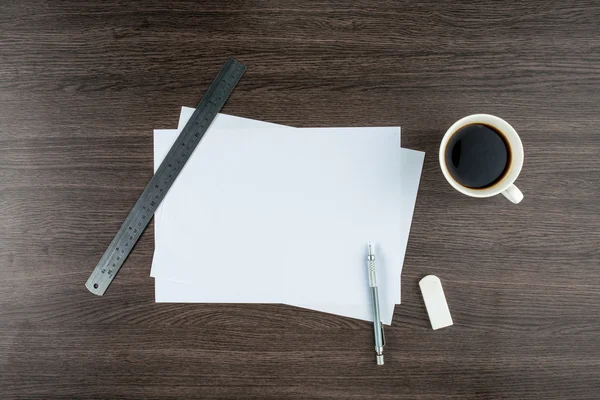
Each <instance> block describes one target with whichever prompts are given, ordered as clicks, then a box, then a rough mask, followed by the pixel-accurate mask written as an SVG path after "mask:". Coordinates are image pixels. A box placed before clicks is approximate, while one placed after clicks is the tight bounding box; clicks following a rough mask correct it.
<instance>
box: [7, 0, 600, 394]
mask: <svg viewBox="0 0 600 400" xmlns="http://www.w3.org/2000/svg"><path fill="white" fill-rule="evenodd" d="M476 3H477V4H476ZM228 56H235V57H237V58H238V59H239V60H240V61H242V62H244V63H245V64H246V65H247V66H248V72H247V73H246V75H245V76H244V78H243V79H242V81H241V83H240V84H239V86H238V87H237V89H235V91H234V93H233V95H232V97H231V98H230V100H229V102H228V103H227V105H226V106H225V109H224V111H225V112H227V113H230V114H235V115H239V116H244V117H250V118H255V119H260V120H265V121H271V122H276V123H280V124H288V125H293V126H300V127H312V126H365V125H401V126H402V127H403V132H402V143H403V146H405V147H408V148H412V149H418V150H423V151H425V152H427V155H426V158H425V166H424V171H423V176H422V181H421V186H420V191H419V196H418V201H417V206H416V210H415V215H414V221H413V225H412V230H411V236H410V240H409V246H408V250H407V254H406V260H405V264H404V272H403V280H402V291H403V298H402V301H403V304H402V305H401V306H398V307H396V310H395V314H394V322H393V325H392V327H391V328H390V329H387V331H386V333H387V339H388V345H387V347H386V351H385V357H386V361H387V364H386V365H385V366H384V367H377V366H376V365H374V354H373V349H372V340H373V333H372V326H371V324H369V323H367V322H362V321H358V320H353V319H349V318H343V317H338V316H333V315H328V314H323V313H318V312H312V311H308V310H303V309H298V308H294V307H290V306H283V305H244V304H235V305H233V304H187V305H183V304H181V305H180V304H155V303H154V284H153V280H152V279H151V278H150V277H149V271H150V263H151V259H152V253H153V229H152V228H153V226H152V224H151V225H150V227H149V229H148V230H147V231H146V232H145V233H144V235H143V236H142V238H141V240H140V242H139V243H138V244H137V246H136V248H135V249H134V251H133V253H132V254H131V256H130V257H129V259H128V261H127V262H126V264H125V266H124V267H123V268H122V269H121V272H120V273H119V275H118V277H117V279H116V280H115V281H114V283H113V284H112V286H111V287H110V289H109V290H108V292H107V293H106V295H105V296H104V297H97V296H94V295H92V294H90V293H89V292H88V291H87V290H86V289H85V287H84V282H85V281H86V279H87V277H88V275H89V274H90V273H91V271H92V269H93V267H94V266H95V265H96V263H97V261H98V260H99V258H100V256H101V255H102V253H103V252H104V250H105V248H106V247H107V245H108V243H109V242H110V240H111V238H112V236H113V235H114V234H115V232H116V231H117V229H118V228H119V226H120V224H121V222H122V221H123V219H124V218H125V216H126V215H127V214H128V212H129V210H130V208H131V206H132V205H133V203H134V202H135V200H136V198H137V196H138V195H139V194H140V192H141V191H142V189H143V187H144V186H145V184H146V183H147V181H148V179H149V178H150V177H151V175H152V130H153V129H154V128H173V127H175V126H176V124H177V120H178V114H179V108H180V106H181V105H192V106H193V105H195V104H196V103H197V102H198V101H199V99H200V98H201V97H202V95H203V93H204V91H205V90H206V88H207V87H208V85H209V83H210V82H211V81H212V79H213V78H214V76H215V75H216V72H217V70H218V68H219V67H220V65H221V64H222V63H223V62H224V61H225V60H226V58H227V57H228ZM0 85H1V86H0V398H1V399H74V398H93V399H104V398H106V399H138V398H156V399H170V398H177V399H185V398H199V399H200V398H202V399H213V398H214V399H244V398H256V399H308V398H327V399H370V398H373V399H433V398H441V399H475V398H481V399H500V398H502V399H597V398H598V396H600V394H599V393H600V340H599V335H600V268H599V267H600V252H599V247H600V246H599V245H600V201H599V200H598V199H599V197H600V189H599V188H600V162H599V159H600V134H599V133H598V129H599V127H600V113H599V111H600V90H599V89H600V4H599V3H598V2H597V1H592V0H588V1H572V2H569V1H555V0H550V1H549V0H543V1H541V0H540V1H533V0H531V1H506V2H499V1H491V0H488V1H480V2H473V1H453V2H440V1H438V0H426V1H424V0H419V1H408V0H406V1H389V0H385V1H381V0H380V1H373V0H371V1H352V2H350V1H311V2H300V1H298V2H289V1H275V0H273V1H268V0H266V1H247V2H244V1H218V0H211V1H199V2H194V1H184V0H181V1H164V0H156V1H146V2H139V3H138V2H133V1H119V0H102V1H101V0H96V1H74V0H65V1H41V0H34V1H4V2H2V4H1V5H0ZM480 112H482V113H490V114H495V115H498V116H500V117H502V118H504V119H506V120H507V121H509V122H510V123H511V124H512V125H513V126H514V127H515V128H516V130H517V131H518V132H519V133H520V135H521V138H522V141H523V144H524V147H525V155H526V156H525V164H524V167H523V171H522V173H521V176H520V177H519V179H518V185H519V187H520V188H522V190H523V192H524V194H525V199H524V201H523V202H522V203H521V204H519V205H513V204H510V203H509V202H508V201H507V200H506V199H505V198H503V197H502V196H497V197H494V198H490V199H473V198H468V197H466V196H463V195H461V194H459V193H458V192H456V191H454V190H453V189H452V188H451V187H450V185H448V183H447V182H446V181H445V180H444V178H443V176H442V174H441V171H440V169H439V166H438V161H437V151H438V145H439V142H440V139H441V137H442V135H443V133H444V132H445V130H446V129H447V128H448V127H449V126H450V125H451V124H452V123H453V122H454V121H456V120H457V119H459V118H461V117H463V116H465V115H467V114H472V113H480ZM430 273H434V274H437V275H439V276H440V277H441V278H442V280H443V283H444V285H445V290H446V295H447V298H448V302H449V304H450V308H451V310H452V313H453V317H454V321H455V325H454V326H453V327H451V328H448V329H443V330H440V331H435V332H434V331H432V330H431V329H430V327H429V322H428V319H427V314H426V311H425V307H424V305H423V301H422V299H421V296H420V293H419V290H418V281H419V279H420V278H422V277H423V276H425V275H426V274H430Z"/></svg>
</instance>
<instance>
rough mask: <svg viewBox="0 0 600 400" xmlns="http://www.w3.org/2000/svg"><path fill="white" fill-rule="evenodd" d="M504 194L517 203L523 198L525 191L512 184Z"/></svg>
mask: <svg viewBox="0 0 600 400" xmlns="http://www.w3.org/2000/svg"><path fill="white" fill-rule="evenodd" d="M502 194H503V195H504V197H506V198H507V199H509V200H510V201H512V202H513V203H515V204H519V203H520V202H521V200H523V193H522V192H521V191H520V190H519V188H518V187H516V186H515V185H510V186H509V187H508V188H506V190H505V191H504V192H502Z"/></svg>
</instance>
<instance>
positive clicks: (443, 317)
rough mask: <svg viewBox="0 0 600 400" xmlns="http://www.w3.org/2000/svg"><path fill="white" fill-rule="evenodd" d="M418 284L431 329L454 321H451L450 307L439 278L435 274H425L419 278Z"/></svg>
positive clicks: (439, 327) (445, 325) (448, 324)
mask: <svg viewBox="0 0 600 400" xmlns="http://www.w3.org/2000/svg"><path fill="white" fill-rule="evenodd" d="M419 286H420V287H421V293H422V294H423V300H424V301H425V308H427V314H428V315H429V321H430V322H431V327H432V328H433V330H437V329H441V328H445V327H447V326H451V325H452V324H453V323H454V322H452V316H451V315H450V309H449V308H448V303H447V302H446V296H445V295H444V289H443V288H442V282H441V281H440V278H438V277H437V276H435V275H427V276H426V277H425V278H423V279H421V281H420V282H419Z"/></svg>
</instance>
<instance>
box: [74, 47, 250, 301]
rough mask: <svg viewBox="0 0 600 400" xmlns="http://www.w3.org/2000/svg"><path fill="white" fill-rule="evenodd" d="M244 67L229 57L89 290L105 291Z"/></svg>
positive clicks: (96, 270)
mask: <svg viewBox="0 0 600 400" xmlns="http://www.w3.org/2000/svg"><path fill="white" fill-rule="evenodd" d="M245 71H246V66H245V65H244V64H242V63H240V62H239V61H237V60H235V59H233V58H230V59H229V60H227V62H226V63H225V65H223V67H222V68H221V70H220V71H219V74H218V75H217V77H216V78H215V80H214V82H213V83H212V84H211V85H210V87H209V88H208V91H207V92H206V94H205V95H204V97H203V98H202V101H200V104H198V107H196V111H194V114H193V115H192V117H191V118H190V120H189V121H188V123H187V124H186V125H185V127H184V128H183V130H182V131H181V133H180V134H179V137H178V138H177V140H176V141H175V143H174V144H173V147H171V150H169V153H168V154H167V156H166V157H165V159H164V160H163V162H162V164H160V167H158V170H157V171H156V173H155V174H154V176H153V177H152V179H150V182H148V185H147V186H146V188H145V189H144V191H143V192H142V194H141V196H140V198H139V199H138V201H137V202H136V203H135V205H134V206H133V208H132V209H131V212H130V213H129V215H128V216H127V218H126V219H125V222H123V225H121V228H120V229H119V231H118V232H117V234H116V235H115V237H114V239H113V240H112V242H110V245H109V246H108V249H106V251H105V252H104V255H103V256H102V258H101V259H100V262H98V265H96V268H94V271H93V272H92V274H91V275H90V277H89V278H88V280H87V282H86V283H85V287H87V288H88V290H89V291H90V292H92V293H94V294H96V295H98V296H102V295H103V294H104V292H106V289H108V286H109V285H110V284H111V282H112V281H113V279H115V276H116V275H117V272H119V269H120V268H121V266H122V265H123V263H124V262H125V259H126V258H127V256H128V255H129V253H130V252H131V249H132V248H133V246H134V245H135V243H136V242H137V241H138V239H139V238H140V235H141V234H142V232H143V231H144V229H146V226H148V222H150V218H152V216H153V215H154V212H155V211H156V209H157V208H158V206H159V205H160V202H161V201H162V199H163V198H164V197H165V194H166V193H167V192H168V191H169V188H170V187H171V185H173V182H174V181H175V179H176V178H177V176H178V175H179V172H181V169H182V168H183V166H184V165H185V163H186V162H187V160H189V158H190V156H191V155H192V152H193V151H194V149H195V148H196V146H197V145H198V143H199V142H200V139H202V136H204V134H205V133H206V131H207V130H208V128H209V127H210V124H211V123H212V121H213V120H214V118H215V117H216V116H217V113H218V112H219V111H220V110H221V108H222V107H223V105H224V104H225V102H226V101H227V99H228V98H229V95H230V94H231V92H232V91H233V88H234V87H235V85H237V83H238V82H239V80H240V78H241V77H242V75H243V74H244V72H245Z"/></svg>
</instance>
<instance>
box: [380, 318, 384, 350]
mask: <svg viewBox="0 0 600 400" xmlns="http://www.w3.org/2000/svg"><path fill="white" fill-rule="evenodd" d="M379 324H380V325H381V338H382V339H383V345H384V346H385V329H383V324H382V323H381V321H380V322H379Z"/></svg>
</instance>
